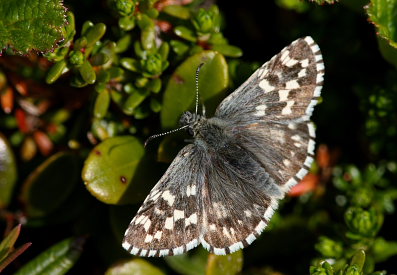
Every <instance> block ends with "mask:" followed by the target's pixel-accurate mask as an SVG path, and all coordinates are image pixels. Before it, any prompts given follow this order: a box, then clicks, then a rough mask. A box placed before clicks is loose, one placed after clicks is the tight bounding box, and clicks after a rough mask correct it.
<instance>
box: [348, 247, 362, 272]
mask: <svg viewBox="0 0 397 275" xmlns="http://www.w3.org/2000/svg"><path fill="white" fill-rule="evenodd" d="M364 264H365V251H364V250H362V249H359V250H357V252H356V253H354V255H353V258H352V260H351V262H350V265H355V266H357V267H358V271H361V270H362V269H363V267H364Z"/></svg>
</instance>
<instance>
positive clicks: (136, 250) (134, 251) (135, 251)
mask: <svg viewBox="0 0 397 275" xmlns="http://www.w3.org/2000/svg"><path fill="white" fill-rule="evenodd" d="M138 251H139V248H138V247H133V248H132V249H131V254H134V255H138Z"/></svg>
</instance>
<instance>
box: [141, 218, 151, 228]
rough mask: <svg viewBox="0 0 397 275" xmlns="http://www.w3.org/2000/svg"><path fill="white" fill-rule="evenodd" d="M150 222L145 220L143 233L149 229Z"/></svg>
mask: <svg viewBox="0 0 397 275" xmlns="http://www.w3.org/2000/svg"><path fill="white" fill-rule="evenodd" d="M151 223H152V222H151V221H150V219H147V220H146V222H145V224H144V225H143V228H145V231H148V230H149V227H150V224H151Z"/></svg>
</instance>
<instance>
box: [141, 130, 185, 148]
mask: <svg viewBox="0 0 397 275" xmlns="http://www.w3.org/2000/svg"><path fill="white" fill-rule="evenodd" d="M188 126H189V125H185V126H182V127H180V128H178V129H174V130H171V131H168V132H165V133H161V134H157V135H153V136H150V137H148V138H147V140H146V141H145V145H144V146H145V147H146V145H147V144H148V143H149V141H151V140H152V139H155V138H158V137H162V136H165V135H168V134H172V133H175V132H177V131H180V130H182V129H185V128H186V127H188Z"/></svg>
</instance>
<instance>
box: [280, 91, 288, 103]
mask: <svg viewBox="0 0 397 275" xmlns="http://www.w3.org/2000/svg"><path fill="white" fill-rule="evenodd" d="M288 94H289V90H279V91H278V96H279V97H280V101H286V100H287V99H288Z"/></svg>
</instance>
